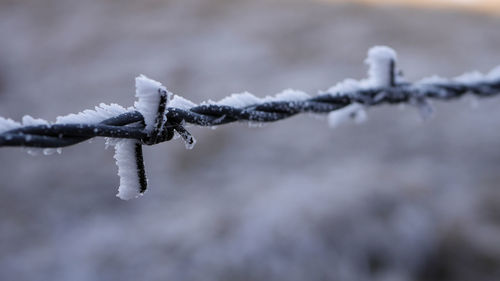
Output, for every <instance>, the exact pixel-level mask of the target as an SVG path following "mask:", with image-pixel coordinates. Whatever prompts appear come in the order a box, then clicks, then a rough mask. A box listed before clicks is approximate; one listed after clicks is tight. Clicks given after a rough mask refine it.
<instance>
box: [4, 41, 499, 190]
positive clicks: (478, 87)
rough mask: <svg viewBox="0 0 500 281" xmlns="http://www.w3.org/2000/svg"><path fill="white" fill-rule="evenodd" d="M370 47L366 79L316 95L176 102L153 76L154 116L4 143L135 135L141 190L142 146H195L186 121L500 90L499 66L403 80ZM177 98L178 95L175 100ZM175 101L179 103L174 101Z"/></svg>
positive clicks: (61, 128)
mask: <svg viewBox="0 0 500 281" xmlns="http://www.w3.org/2000/svg"><path fill="white" fill-rule="evenodd" d="M370 52H371V53H372V54H371V56H369V58H368V59H367V61H368V62H369V64H370V72H369V78H368V80H363V81H361V82H360V81H357V82H354V81H353V80H348V81H346V82H344V83H341V84H338V85H337V86H336V87H332V88H331V89H330V90H328V91H326V92H323V93H320V94H319V95H316V96H314V97H311V96H309V97H307V98H304V97H305V96H304V95H301V96H300V97H297V96H295V99H294V98H293V97H294V96H293V95H289V96H287V97H282V98H274V99H272V98H271V99H270V98H267V99H256V98H255V97H254V98H255V99H252V101H254V102H250V103H249V102H248V101H246V102H243V105H242V101H241V100H240V101H239V104H237V103H234V101H235V100H238V98H241V97H243V96H244V95H245V94H242V95H239V96H238V95H236V96H233V102H232V103H231V102H226V103H223V102H219V103H213V102H212V103H204V104H201V105H194V104H192V103H190V102H188V103H184V104H183V106H179V107H175V106H169V102H170V96H171V93H169V92H168V91H166V89H164V88H163V86H161V84H159V83H158V82H155V81H154V83H157V84H153V86H155V85H156V86H157V87H156V88H155V89H156V90H155V91H157V93H156V95H155V96H157V97H158V98H159V99H158V100H157V101H156V102H154V103H153V105H152V106H153V107H155V109H151V108H150V111H152V112H154V115H153V116H149V115H147V114H150V113H147V112H145V111H144V110H138V108H139V107H140V106H136V107H135V108H132V109H129V110H128V111H126V112H124V113H121V114H118V115H116V116H112V117H110V118H106V119H104V120H101V121H100V122H88V123H83V122H80V123H74V124H73V123H62V124H59V123H57V122H56V123H54V124H50V123H47V124H41V125H19V126H16V128H13V129H10V130H4V131H3V132H2V130H1V126H0V147H6V146H22V147H37V148H60V147H66V146H70V145H75V144H77V143H80V142H83V141H86V140H89V139H91V138H95V137H107V138H113V139H129V140H133V142H132V143H133V144H134V159H135V161H136V164H137V165H136V166H135V169H136V170H137V171H138V173H139V177H140V182H141V183H140V191H139V193H140V194H142V193H143V192H144V191H145V190H146V180H145V173H144V163H143V160H142V148H141V146H142V145H155V144H159V143H162V142H165V141H169V140H171V139H172V138H173V137H174V134H175V133H177V134H178V135H180V136H181V137H182V138H183V139H184V141H185V142H186V144H187V146H192V145H193V144H194V142H195V140H194V138H193V137H192V135H191V134H190V133H189V132H188V131H187V129H186V125H188V124H193V125H198V126H210V127H212V126H219V125H223V124H227V123H231V122H237V121H249V122H258V123H266V122H274V121H278V120H282V119H285V118H289V117H291V116H294V115H297V114H300V113H317V114H324V113H332V112H333V113H334V112H336V111H340V110H343V109H345V108H348V107H349V106H351V105H358V106H360V107H361V108H363V107H371V106H377V105H382V104H405V103H407V104H412V105H416V106H418V107H421V108H424V110H428V107H429V104H428V102H427V101H428V100H429V99H434V100H451V99H456V98H459V97H462V96H463V95H465V94H471V95H474V96H477V97H490V96H495V95H498V94H499V93H500V75H498V73H497V72H498V70H497V71H495V72H494V74H490V75H479V74H477V73H475V74H469V75H465V76H462V77H458V78H456V79H442V78H436V77H434V78H429V79H424V80H422V81H420V82H416V83H409V82H405V81H403V80H402V75H401V74H400V72H398V70H397V69H396V66H395V53H393V51H392V50H389V49H382V50H381V49H380V48H379V49H378V51H373V52H372V51H370ZM492 73H493V72H492ZM158 85H160V86H158ZM246 95H248V94H246ZM252 97H253V96H252ZM176 98H178V99H179V97H178V96H176V97H174V100H175V99H176ZM139 100H140V98H139ZM255 101H259V102H255ZM173 104H176V103H175V102H173ZM177 104H181V103H177ZM186 104H188V105H189V106H186ZM150 107H151V106H150ZM348 113H349V114H353V113H355V112H354V111H351V112H348ZM146 115H147V116H146ZM151 118H152V120H154V122H153V123H151V121H148V119H151ZM3 120H4V121H5V120H6V119H3ZM0 121H1V120H0ZM148 122H149V123H151V124H150V125H151V127H152V128H150V129H148V128H147V127H148ZM117 163H118V158H117ZM119 174H120V173H119ZM120 175H121V174H120ZM119 195H120V194H119ZM125 197H127V196H125ZM124 199H128V198H124Z"/></svg>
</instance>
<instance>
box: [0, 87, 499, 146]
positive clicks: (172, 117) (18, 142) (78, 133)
mask: <svg viewBox="0 0 500 281" xmlns="http://www.w3.org/2000/svg"><path fill="white" fill-rule="evenodd" d="M467 93H469V94H472V95H475V96H478V97H489V96H494V95H498V94H499V93H500V79H498V80H495V81H489V80H486V79H485V81H479V82H474V83H463V82H458V81H453V80H450V81H447V82H440V83H414V84H412V83H399V84H395V85H391V86H388V87H382V88H372V89H363V90H359V91H354V92H348V93H342V94H338V93H323V94H320V95H317V96H315V97H312V98H310V99H307V100H297V101H272V102H263V103H260V104H254V105H251V106H246V107H243V108H237V107H232V106H226V105H217V104H204V105H198V106H195V107H192V108H190V109H181V108H175V107H167V109H166V110H165V112H166V113H165V114H166V120H167V121H166V124H165V128H164V130H162V132H161V133H158V131H156V132H154V133H149V134H148V133H146V131H145V130H144V127H145V126H144V118H143V116H142V115H141V113H139V112H138V111H131V112H127V113H124V114H121V115H118V116H115V117H112V118H109V119H106V120H104V121H102V122H100V123H98V124H51V125H37V126H24V127H20V128H17V129H13V130H10V131H6V132H3V133H2V134H0V147H2V146H24V147H40V148H56V147H65V146H70V145H74V144H77V143H80V142H83V141H85V140H88V139H91V138H94V137H112V138H123V139H137V140H140V141H141V143H142V144H147V145H154V144H158V143H161V142H164V141H169V140H171V139H172V137H173V136H174V131H176V132H177V133H179V134H180V135H181V136H182V137H183V139H184V140H185V141H186V142H188V143H192V142H193V141H194V140H193V138H192V136H191V135H190V134H189V132H188V131H187V130H186V129H185V127H184V124H186V123H189V124H195V125H199V126H218V125H223V124H227V123H231V122H236V121H252V122H274V121H278V120H282V119H285V118H289V117H291V116H294V115H296V114H299V113H305V112H309V113H328V112H332V111H335V110H338V109H341V108H343V107H345V106H348V105H350V104H352V103H359V104H362V105H364V106H376V105H381V104H399V103H413V104H414V103H418V102H419V101H422V100H425V99H437V100H451V99H456V98H459V97H461V96H463V95H464V94H467Z"/></svg>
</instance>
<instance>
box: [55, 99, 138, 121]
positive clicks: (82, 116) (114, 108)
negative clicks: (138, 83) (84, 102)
mask: <svg viewBox="0 0 500 281" xmlns="http://www.w3.org/2000/svg"><path fill="white" fill-rule="evenodd" d="M131 110H133V109H132V108H124V107H122V106H121V105H118V104H116V103H112V104H104V103H101V104H99V106H96V107H95V109H94V110H91V109H87V110H84V111H82V112H80V113H77V114H74V113H72V114H68V115H64V116H58V117H57V118H56V124H79V123H87V124H95V123H99V122H102V121H104V120H106V119H108V118H111V117H115V116H118V115H120V114H123V113H127V112H129V111H131Z"/></svg>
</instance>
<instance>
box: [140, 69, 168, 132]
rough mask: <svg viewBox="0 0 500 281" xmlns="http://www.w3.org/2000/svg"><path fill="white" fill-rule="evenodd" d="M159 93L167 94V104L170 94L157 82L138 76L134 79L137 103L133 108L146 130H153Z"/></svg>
mask: <svg viewBox="0 0 500 281" xmlns="http://www.w3.org/2000/svg"><path fill="white" fill-rule="evenodd" d="M161 93H165V94H167V104H168V102H169V101H170V97H171V96H172V93H170V92H169V91H167V89H166V88H165V87H164V86H163V85H162V84H161V83H160V82H158V81H155V80H152V79H149V78H147V77H146V76H144V75H140V76H138V77H136V78H135V96H136V97H137V98H138V101H136V102H135V104H134V107H135V109H136V110H137V111H139V112H140V113H141V114H142V116H143V117H144V122H145V123H146V130H147V131H151V130H153V128H154V126H155V122H156V116H157V114H158V106H159V105H160V99H161Z"/></svg>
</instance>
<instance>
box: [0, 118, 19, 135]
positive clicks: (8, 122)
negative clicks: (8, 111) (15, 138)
mask: <svg viewBox="0 0 500 281" xmlns="http://www.w3.org/2000/svg"><path fill="white" fill-rule="evenodd" d="M19 127H21V124H20V123H19V122H16V121H14V120H12V119H9V118H3V117H0V134H1V133H3V132H7V131H10V130H14V129H17V128H19Z"/></svg>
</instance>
